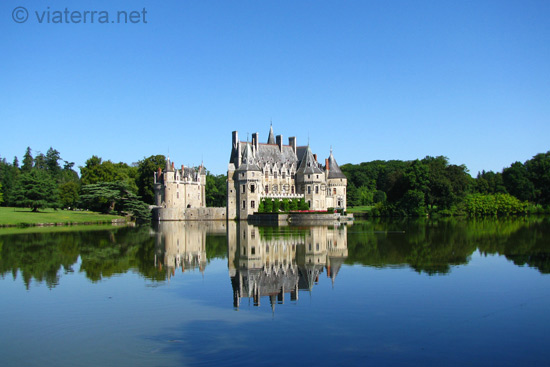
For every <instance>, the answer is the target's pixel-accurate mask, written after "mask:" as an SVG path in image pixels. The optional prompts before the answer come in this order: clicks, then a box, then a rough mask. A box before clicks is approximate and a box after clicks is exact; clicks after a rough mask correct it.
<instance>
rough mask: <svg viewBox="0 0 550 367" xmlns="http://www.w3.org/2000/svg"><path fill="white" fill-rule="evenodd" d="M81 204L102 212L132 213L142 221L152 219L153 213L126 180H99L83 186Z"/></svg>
mask: <svg viewBox="0 0 550 367" xmlns="http://www.w3.org/2000/svg"><path fill="white" fill-rule="evenodd" d="M79 205H80V206H81V207H83V208H87V209H90V210H93V211H99V212H102V213H118V214H121V215H131V216H132V217H134V218H136V220H138V221H140V222H146V221H148V220H150V216H151V213H150V211H149V207H148V205H147V204H146V203H144V202H143V201H141V200H140V199H139V197H138V196H137V195H135V194H134V193H133V192H132V190H131V189H130V187H129V185H128V184H127V183H126V182H124V181H117V182H99V183H97V184H90V185H84V186H82V194H81V195H80V203H79Z"/></svg>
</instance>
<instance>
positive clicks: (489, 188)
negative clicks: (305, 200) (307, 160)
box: [341, 152, 550, 216]
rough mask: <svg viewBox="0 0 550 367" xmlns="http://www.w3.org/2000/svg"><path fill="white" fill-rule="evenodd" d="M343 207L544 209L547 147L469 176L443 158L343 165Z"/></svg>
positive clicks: (549, 173) (391, 212) (548, 189)
mask: <svg viewBox="0 0 550 367" xmlns="http://www.w3.org/2000/svg"><path fill="white" fill-rule="evenodd" d="M341 169H342V171H343V172H344V174H345V175H346V176H347V177H348V188H347V200H348V201H347V203H348V207H353V206H370V207H371V209H370V211H368V213H370V214H371V215H373V216H425V215H434V214H439V215H470V216H487V215H497V216H502V215H513V214H526V213H529V212H544V211H546V212H548V210H549V206H550V152H547V153H541V154H537V155H536V156H534V157H533V158H532V159H530V160H528V161H526V162H525V163H521V162H515V163H513V164H512V165H511V166H510V167H507V168H505V169H503V170H502V172H496V173H495V172H492V171H488V172H486V171H482V172H480V173H478V175H477V177H476V178H473V177H472V176H470V174H469V173H468V169H467V168H466V166H465V165H454V164H449V160H448V158H446V157H443V156H438V157H430V156H428V157H425V158H424V159H417V160H414V161H399V160H392V161H372V162H364V163H360V164H345V165H342V166H341Z"/></svg>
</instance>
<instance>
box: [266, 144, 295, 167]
mask: <svg viewBox="0 0 550 367" xmlns="http://www.w3.org/2000/svg"><path fill="white" fill-rule="evenodd" d="M297 160H298V158H297V157H296V154H294V151H293V150H292V147H290V146H288V145H283V149H282V151H281V149H279V146H278V145H271V144H259V145H258V151H257V152H256V163H258V164H259V165H260V166H264V165H265V164H266V163H267V164H270V165H273V164H283V163H286V164H287V165H289V166H290V165H292V164H293V163H295V162H296V161H297Z"/></svg>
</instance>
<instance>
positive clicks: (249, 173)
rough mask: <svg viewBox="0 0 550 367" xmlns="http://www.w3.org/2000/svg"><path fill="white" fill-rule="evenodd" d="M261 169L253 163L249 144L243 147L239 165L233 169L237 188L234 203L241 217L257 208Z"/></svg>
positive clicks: (245, 216)
mask: <svg viewBox="0 0 550 367" xmlns="http://www.w3.org/2000/svg"><path fill="white" fill-rule="evenodd" d="M261 174H262V170H261V169H260V168H259V167H258V165H257V164H256V163H255V160H254V156H253V153H252V147H251V144H249V143H246V145H245V147H244V152H243V156H242V159H241V165H240V166H239V167H238V168H237V169H236V170H235V174H234V181H235V190H237V200H236V203H235V204H236V205H238V208H237V212H238V216H239V218H241V219H246V218H248V216H249V215H252V214H253V213H254V212H256V211H257V210H258V205H259V204H260V188H261V186H260V184H261Z"/></svg>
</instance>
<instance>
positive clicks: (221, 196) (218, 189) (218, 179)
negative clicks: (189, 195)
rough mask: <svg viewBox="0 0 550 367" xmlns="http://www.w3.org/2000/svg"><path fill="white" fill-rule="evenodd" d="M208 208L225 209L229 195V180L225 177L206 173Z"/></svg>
mask: <svg viewBox="0 0 550 367" xmlns="http://www.w3.org/2000/svg"><path fill="white" fill-rule="evenodd" d="M204 191H205V195H206V206H208V207H223V206H225V200H226V195H227V178H226V176H225V175H212V174H210V172H208V171H206V187H205V189H204Z"/></svg>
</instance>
